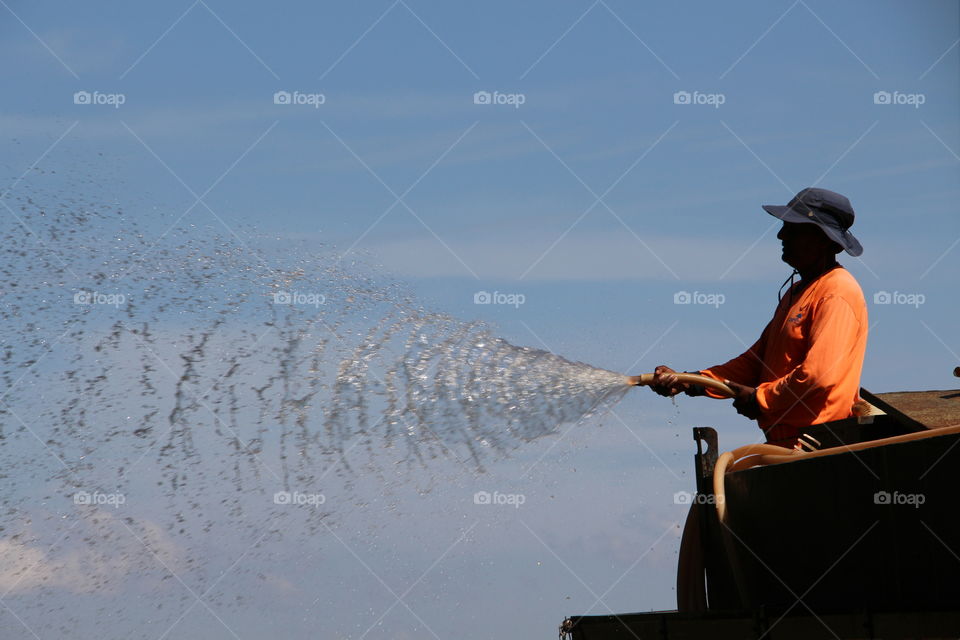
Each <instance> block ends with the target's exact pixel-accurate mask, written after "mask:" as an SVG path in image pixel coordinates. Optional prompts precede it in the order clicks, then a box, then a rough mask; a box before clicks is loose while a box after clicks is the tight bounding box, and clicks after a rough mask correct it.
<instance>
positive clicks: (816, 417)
mask: <svg viewBox="0 0 960 640" xmlns="http://www.w3.org/2000/svg"><path fill="white" fill-rule="evenodd" d="M799 287H800V283H798V284H797V285H794V288H793V289H791V291H790V292H788V293H787V294H786V295H784V296H783V298H782V299H781V301H780V304H779V305H778V306H777V310H776V313H774V316H773V319H772V320H771V321H770V323H769V324H768V325H767V327H766V329H764V330H763V333H762V334H761V335H760V339H759V340H757V342H756V343H754V345H753V346H752V347H750V348H749V349H748V350H747V351H746V352H745V353H743V354H742V355H740V356H738V357H736V358H734V359H733V360H730V361H729V362H727V363H725V364H722V365H718V366H715V367H710V368H709V369H706V370H704V371H702V372H701V373H703V374H704V375H706V376H710V377H711V378H714V379H717V380H732V381H733V382H738V383H740V384H744V385H749V386H751V387H756V388H757V402H758V404H759V405H760V409H761V412H762V413H761V415H760V417H759V418H758V419H757V422H758V424H759V425H760V428H761V429H763V431H764V433H766V435H767V441H768V442H777V443H778V444H780V443H786V444H790V443H789V440H791V439H792V440H794V441H795V440H796V438H797V437H798V436H799V435H800V431H801V429H803V428H804V427H808V426H810V425H814V424H820V423H822V422H828V421H830V420H840V419H843V418H849V417H850V416H852V415H853V405H854V403H855V402H856V401H857V400H858V399H859V394H860V373H861V371H862V369H863V356H864V352H865V351H866V347H867V329H868V324H867V304H866V301H865V300H864V299H863V291H861V289H860V285H859V284H857V281H856V279H855V278H854V277H853V276H852V275H850V273H849V272H848V271H847V270H846V269H843V268H842V267H838V268H835V269H833V270H831V271H828V272H827V273H825V274H823V275H821V276H820V277H819V278H817V279H816V280H814V281H813V282H811V283H810V285H809V286H807V287H806V289H804V290H803V291H802V292H800V293H799V294H796V293H794V292H796V291H797V290H798V289H799ZM791 294H793V295H791ZM711 395H712V394H711Z"/></svg>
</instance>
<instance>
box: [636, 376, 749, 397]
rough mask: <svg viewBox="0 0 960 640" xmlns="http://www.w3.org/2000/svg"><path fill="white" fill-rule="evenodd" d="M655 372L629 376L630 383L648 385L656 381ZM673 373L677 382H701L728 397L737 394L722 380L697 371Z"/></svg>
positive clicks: (637, 385) (640, 385)
mask: <svg viewBox="0 0 960 640" xmlns="http://www.w3.org/2000/svg"><path fill="white" fill-rule="evenodd" d="M656 375H657V374H655V373H644V374H641V375H639V376H632V377H629V378H628V381H629V382H628V384H630V385H632V386H635V387H648V386H650V385H651V384H653V383H654V382H655V381H656ZM672 375H674V376H676V377H677V382H682V383H685V384H699V385H701V386H704V387H708V388H710V389H711V390H712V391H715V392H717V393H719V394H721V395H723V396H724V397H726V398H732V397H733V396H735V395H736V394H735V393H734V392H733V389H731V388H730V387H729V386H727V385H725V384H724V383H722V382H720V381H719V380H714V379H713V378H709V377H707V376H702V375H700V374H697V373H673V374H672Z"/></svg>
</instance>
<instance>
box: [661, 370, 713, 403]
mask: <svg viewBox="0 0 960 640" xmlns="http://www.w3.org/2000/svg"><path fill="white" fill-rule="evenodd" d="M650 388H651V389H653V390H654V392H656V393H658V394H660V395H661V396H664V397H667V398H670V397H672V396H675V395H677V394H678V393H680V392H683V393H686V394H687V395H688V396H698V395H703V388H702V387H701V386H700V385H696V384H690V383H688V382H680V381H679V380H677V372H676V371H674V370H673V369H671V368H670V367H668V366H666V365H663V364H662V365H660V366H659V367H657V368H656V369H654V370H653V384H651V385H650Z"/></svg>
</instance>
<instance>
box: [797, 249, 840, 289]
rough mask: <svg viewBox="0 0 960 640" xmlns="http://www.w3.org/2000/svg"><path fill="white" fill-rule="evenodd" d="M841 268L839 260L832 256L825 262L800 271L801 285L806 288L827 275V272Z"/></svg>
mask: <svg viewBox="0 0 960 640" xmlns="http://www.w3.org/2000/svg"><path fill="white" fill-rule="evenodd" d="M839 266H840V264H839V263H838V262H837V259H836V258H834V257H832V256H831V257H830V258H827V259H825V260H824V261H823V262H821V263H818V264H816V265H813V266H811V267H809V268H806V269H798V271H799V273H800V283H801V284H803V285H804V286H806V285H807V284H810V283H811V282H813V281H814V280H816V279H817V278H819V277H820V276H822V275H823V274H825V273H826V272H827V271H830V270H831V269H833V268H835V267H839Z"/></svg>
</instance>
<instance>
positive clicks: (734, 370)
mask: <svg viewBox="0 0 960 640" xmlns="http://www.w3.org/2000/svg"><path fill="white" fill-rule="evenodd" d="M769 331H770V325H769V324H768V325H767V327H766V328H765V329H764V330H763V333H761V334H760V338H758V339H757V341H756V342H754V343H753V346H751V347H750V348H749V349H747V350H746V351H744V352H743V353H741V354H740V355H739V356H737V357H736V358H734V359H733V360H730V361H728V362H725V363H723V364H718V365H715V366H713V367H710V368H709V369H704V370H703V371H701V372H700V373H701V374H703V375H705V376H707V377H709V378H713V379H714V380H719V381H721V382H723V381H724V380H732V381H733V382H737V383H739V384H745V385H747V386H749V387H755V386H757V383H758V382H759V381H760V372H761V370H762V368H763V352H764V348H765V345H766V342H767V333H768V332H769ZM706 393H707V395H708V396H711V397H713V398H724V397H725V396H723V395H721V394H718V393H716V392H715V391H711V390H710V389H707V390H706Z"/></svg>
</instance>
